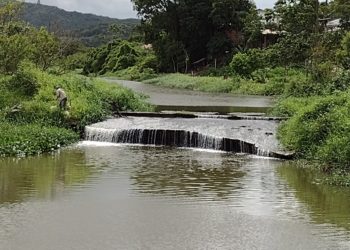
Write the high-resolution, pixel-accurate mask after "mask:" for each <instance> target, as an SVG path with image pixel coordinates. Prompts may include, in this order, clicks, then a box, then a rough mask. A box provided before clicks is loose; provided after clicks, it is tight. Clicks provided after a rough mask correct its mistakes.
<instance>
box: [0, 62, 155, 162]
mask: <svg viewBox="0 0 350 250" xmlns="http://www.w3.org/2000/svg"><path fill="white" fill-rule="evenodd" d="M55 85H58V86H60V87H62V88H63V89H64V90H65V91H66V93H67V95H68V98H69V111H65V112H62V111H60V110H58V108H57V101H56V100H55V95H54V86H55ZM0 90H1V93H0V104H1V105H0V106H1V109H0V121H1V122H0V127H1V131H2V133H1V135H0V155H2V156H5V155H6V156H7V155H21V156H23V155H31V154H37V153H43V152H50V151H53V150H55V149H57V148H59V147H61V146H64V145H68V144H70V143H72V142H74V141H77V140H78V139H79V135H80V134H81V132H82V131H83V129H84V127H85V126H86V125H88V124H91V123H95V122H98V121H102V120H103V119H105V118H106V117H107V116H109V115H111V114H112V113H113V112H114V111H117V110H118V111H127V110H129V111H130V110H137V111H149V110H152V108H151V106H150V105H148V104H147V103H146V102H144V101H143V100H142V99H143V98H142V97H141V96H140V95H138V94H135V93H133V92H132V91H131V90H128V89H126V88H123V87H120V86H114V85H110V84H107V83H105V82H104V81H103V80H101V79H93V78H88V77H84V76H79V75H76V74H65V75H54V74H49V73H47V72H43V71H41V70H39V69H37V68H36V67H34V66H33V65H30V64H29V65H22V66H21V68H20V70H19V71H18V72H17V73H16V74H14V75H12V76H3V75H2V76H0Z"/></svg>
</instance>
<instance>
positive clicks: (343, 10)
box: [333, 0, 350, 31]
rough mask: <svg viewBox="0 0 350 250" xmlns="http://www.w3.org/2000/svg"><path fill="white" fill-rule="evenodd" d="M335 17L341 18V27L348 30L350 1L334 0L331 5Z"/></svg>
mask: <svg viewBox="0 0 350 250" xmlns="http://www.w3.org/2000/svg"><path fill="white" fill-rule="evenodd" d="M333 7H334V11H335V13H336V15H337V16H338V17H339V18H341V26H342V28H344V29H346V30H348V31H349V30H350V1H349V0H335V1H334V3H333Z"/></svg>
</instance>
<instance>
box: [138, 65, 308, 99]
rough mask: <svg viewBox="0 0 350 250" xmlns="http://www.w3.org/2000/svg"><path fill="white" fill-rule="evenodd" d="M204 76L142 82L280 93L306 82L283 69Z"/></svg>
mask: <svg viewBox="0 0 350 250" xmlns="http://www.w3.org/2000/svg"><path fill="white" fill-rule="evenodd" d="M207 74H208V75H204V76H191V75H188V74H164V75H159V76H158V77H155V78H152V79H148V80H144V81H143V82H144V83H148V84H154V85H157V86H162V87H169V88H180V89H189V90H198V91H204V92H211V93H232V94H247V95H267V96H270V95H281V94H283V93H284V92H285V91H286V90H288V89H289V88H290V87H291V86H293V85H295V84H296V83H298V82H305V81H306V80H307V78H308V77H307V76H306V75H305V73H304V72H302V71H299V70H288V71H287V70H285V69H284V68H275V69H264V70H258V71H256V72H254V73H253V74H252V77H251V78H243V77H240V76H238V75H229V76H227V78H226V77H225V78H224V77H223V76H215V75H214V76H213V75H211V74H210V73H207Z"/></svg>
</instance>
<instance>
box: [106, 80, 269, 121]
mask: <svg viewBox="0 0 350 250" xmlns="http://www.w3.org/2000/svg"><path fill="white" fill-rule="evenodd" d="M104 80H106V81H107V82H109V83H112V84H119V85H121V86H124V87H127V88H130V89H132V90H133V91H135V92H137V93H141V94H144V95H146V96H148V97H149V99H148V101H149V102H150V103H151V104H153V105H155V109H156V111H164V110H167V111H169V110H171V111H192V112H219V113H223V114H225V113H231V112H248V113H249V112H263V113H265V112H267V110H268V109H269V108H271V107H272V106H273V104H274V99H273V98H272V97H268V96H249V95H232V94H224V93H206V92H200V91H191V90H183V89H172V88H165V87H160V86H154V85H151V84H144V83H140V82H134V81H125V80H118V79H115V78H104Z"/></svg>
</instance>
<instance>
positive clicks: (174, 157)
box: [131, 150, 245, 200]
mask: <svg viewBox="0 0 350 250" xmlns="http://www.w3.org/2000/svg"><path fill="white" fill-rule="evenodd" d="M157 151H158V152H156V153H154V154H152V153H151V154H150V153H147V154H144V155H143V158H142V164H139V165H138V166H135V168H134V171H132V174H131V178H132V180H134V185H135V186H136V190H138V191H139V192H142V193H152V194H164V195H175V196H189V197H204V198H208V199H215V200H216V199H225V198H228V197H230V196H232V192H234V191H235V190H236V189H238V188H241V185H240V179H241V178H242V177H243V176H244V175H245V172H243V171H242V170H241V169H240V165H241V162H240V160H239V158H234V157H226V156H227V155H226V156H224V155H220V154H217V153H208V152H200V151H188V150H182V151H178V152H179V153H178V154H174V151H173V150H162V151H160V150H157ZM230 156H232V155H230Z"/></svg>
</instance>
